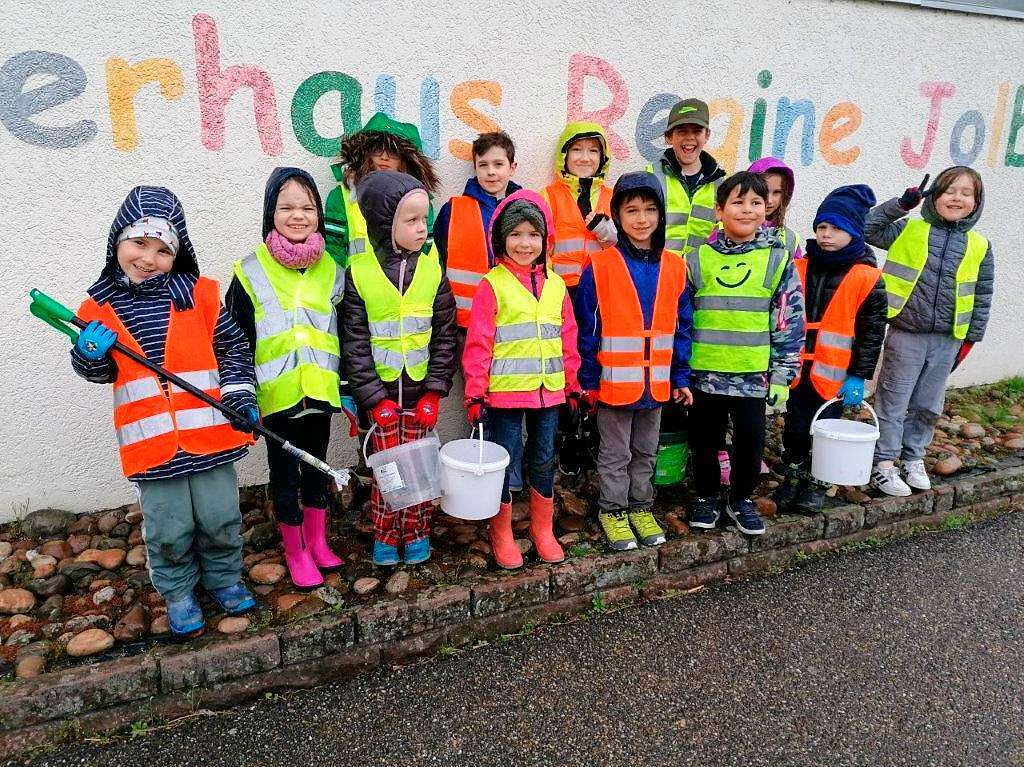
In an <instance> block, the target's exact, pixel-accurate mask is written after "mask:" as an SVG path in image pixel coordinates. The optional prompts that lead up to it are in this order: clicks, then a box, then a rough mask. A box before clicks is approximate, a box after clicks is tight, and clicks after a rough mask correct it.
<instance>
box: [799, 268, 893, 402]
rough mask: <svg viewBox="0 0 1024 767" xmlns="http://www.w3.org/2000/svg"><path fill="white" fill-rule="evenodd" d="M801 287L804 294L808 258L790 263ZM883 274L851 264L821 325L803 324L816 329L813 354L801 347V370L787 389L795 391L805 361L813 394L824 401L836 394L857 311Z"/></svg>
mask: <svg viewBox="0 0 1024 767" xmlns="http://www.w3.org/2000/svg"><path fill="white" fill-rule="evenodd" d="M793 265H794V266H795V267H796V271H797V274H799V275H800V284H801V285H802V286H803V288H804V294H805V295H806V292H807V259H806V258H798V259H796V260H794V261H793ZM881 275H882V270H881V269H878V268H877V267H874V266H868V265H867V264H854V265H853V267H852V268H851V269H850V271H849V272H847V273H846V276H845V277H843V281H842V282H841V283H839V288H838V289H837V290H836V292H835V294H834V295H833V296H832V300H831V301H829V302H828V306H827V307H825V313H824V314H823V315H822V317H821V321H820V322H805V323H804V327H805V328H806V330H817V331H818V336H817V338H816V339H815V342H814V351H813V352H810V353H808V351H807V348H806V347H804V349H803V351H801V352H800V371H799V372H798V373H797V377H796V379H795V380H794V381H793V383H792V384H790V386H791V387H792V388H794V389H795V388H796V386H797V384H799V383H800V376H801V374H802V373H803V363H804V361H807V360H809V361H811V372H810V376H811V383H812V384H813V385H814V389H815V391H817V392H818V394H820V395H821V396H822V397H823V398H825V399H832V398H833V397H835V396H836V394H838V393H839V387H840V386H842V385H843V381H844V380H845V379H846V370H847V368H848V367H849V366H850V359H851V357H852V356H853V338H854V334H855V332H856V330H855V328H856V323H857V312H858V311H859V310H860V307H861V304H863V303H864V301H865V299H866V298H867V297H868V295H869V294H870V293H871V290H872V289H873V288H874V287H875V283H877V282H878V278H879V277H880V276H881Z"/></svg>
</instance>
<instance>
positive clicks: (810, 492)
mask: <svg viewBox="0 0 1024 767" xmlns="http://www.w3.org/2000/svg"><path fill="white" fill-rule="evenodd" d="M828 487H829V486H828V485H826V484H824V483H822V482H818V481H817V480H816V479H813V478H811V479H808V480H807V484H806V485H805V486H804V489H803V490H802V491H801V492H800V494H799V495H798V496H797V497H796V500H794V501H793V511H795V512H796V513H797V514H808V515H809V514H820V513H821V509H822V507H823V506H824V505H825V491H826V490H828Z"/></svg>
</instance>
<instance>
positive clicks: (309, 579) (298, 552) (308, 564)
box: [277, 522, 324, 589]
mask: <svg viewBox="0 0 1024 767" xmlns="http://www.w3.org/2000/svg"><path fill="white" fill-rule="evenodd" d="M277 529H278V530H280V531H281V540H282V541H283V542H284V563H285V564H286V565H288V575H290V576H291V579H292V583H294V584H295V588H298V589H315V588H316V587H317V586H322V585H323V583H324V577H323V576H322V575H321V574H320V571H319V570H317V569H316V562H314V561H313V556H312V555H311V554H310V553H309V549H307V548H306V547H305V546H304V545H303V543H302V525H286V524H284V523H282V522H279V523H278V525H277Z"/></svg>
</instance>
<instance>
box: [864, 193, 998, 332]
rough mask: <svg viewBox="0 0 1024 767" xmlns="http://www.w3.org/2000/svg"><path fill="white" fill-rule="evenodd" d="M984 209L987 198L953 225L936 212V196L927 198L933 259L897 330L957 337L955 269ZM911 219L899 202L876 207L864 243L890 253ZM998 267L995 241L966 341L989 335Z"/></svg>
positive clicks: (926, 216) (894, 322)
mask: <svg viewBox="0 0 1024 767" xmlns="http://www.w3.org/2000/svg"><path fill="white" fill-rule="evenodd" d="M984 207H985V199H984V197H982V198H981V199H979V200H978V206H977V207H976V208H975V209H974V212H973V213H972V214H971V215H969V216H968V217H967V218H965V219H962V220H960V221H957V222H955V223H952V224H951V223H949V222H947V221H945V220H943V219H942V218H941V217H940V216H939V214H938V213H936V211H935V205H934V204H933V203H932V198H931V197H926V198H925V200H924V204H923V205H922V206H921V218H923V219H924V220H925V221H927V222H928V223H929V224H931V225H932V228H931V231H930V232H929V233H928V260H927V261H926V262H925V265H924V269H923V270H922V271H921V276H920V277H919V278H918V280H917V284H916V285H915V286H914V290H913V292H912V293H911V294H910V298H909V299H907V304H906V306H904V307H903V311H901V312H900V313H899V314H897V315H896V316H895V317H893V318H892V320H891V322H892V326H893V327H894V328H899V329H900V330H904V331H906V332H908V333H945V334H948V335H952V334H953V320H954V318H955V315H956V270H957V269H958V268H959V267H960V262H961V261H963V260H964V255H965V254H966V252H967V232H968V231H969V230H971V229H973V228H974V225H975V224H977V223H978V219H979V218H981V211H982V209H983V208H984ZM906 215H907V211H905V210H903V208H901V207H900V206H899V204H898V203H897V202H896V198H893V199H891V200H887V201H886V202H883V203H882V204H881V205H878V206H876V207H874V208H872V209H871V212H870V213H868V218H867V221H866V223H865V225H864V239H865V240H867V241H868V242H869V243H871V244H872V245H874V246H875V247H876V248H885V249H886V250H888V249H889V248H890V247H892V244H893V243H894V242H896V238H897V237H899V236H900V234H902V232H903V228H904V227H905V226H906V225H907V219H906V218H905V217H906ZM995 268H996V267H995V257H994V256H993V255H992V245H991V243H990V244H989V247H988V252H987V253H986V254H985V259H984V260H983V261H982V262H981V271H980V272H979V273H978V284H977V285H976V286H975V288H974V311H973V313H972V314H971V324H970V327H969V328H968V329H967V338H966V339H965V340H967V341H980V340H982V338H984V337H985V327H986V326H987V325H988V317H989V312H990V311H991V308H992V291H993V287H994V283H995Z"/></svg>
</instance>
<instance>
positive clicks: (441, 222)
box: [434, 176, 522, 266]
mask: <svg viewBox="0 0 1024 767" xmlns="http://www.w3.org/2000/svg"><path fill="white" fill-rule="evenodd" d="M520 189H522V187H521V186H519V184H517V183H516V182H515V181H509V182H508V189H507V190H506V192H505V197H508V195H510V194H512V193H513V192H518V191H519V190H520ZM462 193H463V194H464V195H466V196H467V197H472V198H473V199H474V200H476V201H477V202H478V203H480V214H481V216H482V217H483V220H484V231H485V232H486V231H488V227H489V226H490V224H491V217H492V216H493V215H494V209H495V208H497V207H498V203H499V202H501V200H499V199H498V198H497V197H495V196H493V195H491V194H488V193H487V192H485V191H484V188H483V187H482V186H480V182H479V181H477V180H476V176H472V177H470V179H469V181H467V182H466V188H465V189H463V190H462ZM501 199H502V200H503V199H505V198H504V197H502V198H501ZM451 220H452V203H451V200H449V201H448V202H446V203H445V204H444V205H442V206H441V210H440V211H439V212H438V214H437V219H436V220H435V221H434V244H435V245H436V246H437V253H438V255H439V256H440V257H441V266H445V265H447V263H448V225H449V224H450V223H451ZM485 239H486V240H487V251H488V253H487V256H488V260H489V261H492V262H493V260H494V254H493V253H491V252H490V250H491V242H490V238H485Z"/></svg>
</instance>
